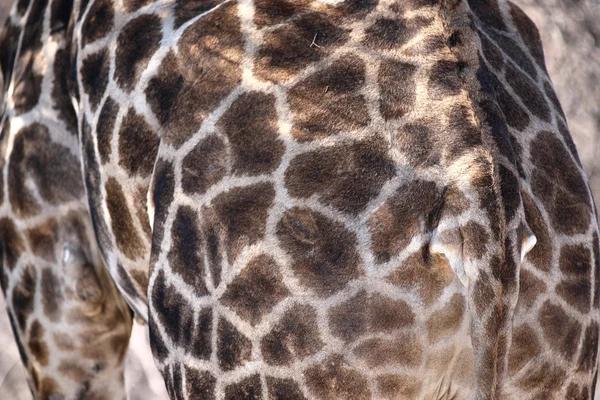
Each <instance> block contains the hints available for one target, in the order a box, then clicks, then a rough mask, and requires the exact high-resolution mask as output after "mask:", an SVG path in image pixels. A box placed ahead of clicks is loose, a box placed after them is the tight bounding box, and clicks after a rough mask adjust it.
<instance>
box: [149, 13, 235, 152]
mask: <svg viewBox="0 0 600 400" xmlns="http://www.w3.org/2000/svg"><path fill="white" fill-rule="evenodd" d="M203 3H204V2H203ZM188 4H195V5H198V4H197V3H196V2H193V3H192V2H188ZM201 6H202V4H201ZM236 14H237V6H236V4H235V3H234V2H231V3H228V4H223V5H222V6H221V7H219V9H218V10H214V11H213V12H210V13H208V14H206V15H205V16H204V17H202V18H199V19H198V20H197V21H195V22H194V23H193V24H192V25H190V26H189V27H188V28H187V29H186V30H185V31H184V32H183V34H182V36H181V38H180V39H179V42H178V46H179V47H178V52H177V55H176V54H175V53H174V52H169V53H168V54H167V55H166V56H165V58H164V59H163V61H162V63H161V66H160V67H159V69H158V71H159V73H158V74H157V75H156V76H155V77H154V78H152V79H151V80H150V81H149V83H148V87H147V88H146V90H145V93H146V97H147V99H148V103H149V104H150V107H151V109H152V111H153V112H154V114H155V115H156V117H157V119H158V121H159V122H160V124H161V126H162V128H163V129H164V132H166V134H165V135H164V140H165V141H166V142H167V143H170V144H172V145H174V146H175V147H179V146H181V144H183V143H184V142H185V141H186V140H187V139H188V138H190V137H191V136H192V135H193V134H194V133H195V132H196V131H197V130H198V128H199V127H200V125H201V124H202V122H203V121H204V120H205V119H206V117H208V116H209V115H210V113H211V112H213V111H214V110H215V108H216V107H217V106H218V105H219V104H220V103H221V101H222V100H223V99H224V98H225V96H227V95H228V94H230V93H231V91H232V90H233V89H234V88H235V87H236V86H237V85H238V84H239V82H240V81H241V78H242V70H241V68H240V63H241V61H242V57H243V54H244V51H243V43H244V40H243V38H242V34H241V32H240V29H241V28H240V22H239V20H238V18H237V15H236ZM199 77H201V79H199Z"/></svg>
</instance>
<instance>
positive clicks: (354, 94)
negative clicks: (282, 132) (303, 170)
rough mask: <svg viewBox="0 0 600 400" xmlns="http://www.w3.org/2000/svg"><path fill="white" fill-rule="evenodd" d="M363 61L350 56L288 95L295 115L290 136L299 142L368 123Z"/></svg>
mask: <svg viewBox="0 0 600 400" xmlns="http://www.w3.org/2000/svg"><path fill="white" fill-rule="evenodd" d="M364 82H365V65H364V63H363V61H362V60H361V59H360V58H358V57H356V56H354V55H351V54H347V55H344V56H342V57H341V58H340V59H338V60H336V61H334V62H333V63H332V64H331V65H330V66H329V67H327V68H325V69H323V70H320V71H318V72H315V73H314V74H312V75H310V76H309V77H307V78H306V79H304V80H302V81H301V82H299V83H298V84H297V85H295V86H294V87H293V88H292V89H291V90H290V93H289V97H288V98H289V101H290V107H291V109H292V111H293V112H294V126H293V127H292V134H293V135H294V137H295V138H297V139H298V140H301V141H305V140H314V139H321V138H325V137H328V136H330V135H332V134H336V133H339V132H344V131H350V130H353V129H360V128H364V127H366V126H367V125H368V124H369V122H370V117H369V112H368V109H367V103H366V100H365V98H364V97H363V95H362V94H361V93H359V90H360V89H361V87H362V86H363V85H364Z"/></svg>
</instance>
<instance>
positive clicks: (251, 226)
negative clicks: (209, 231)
mask: <svg viewBox="0 0 600 400" xmlns="http://www.w3.org/2000/svg"><path fill="white" fill-rule="evenodd" d="M274 199H275V190H274V189H273V186H272V185H271V184H270V183H257V184H255V185H252V186H247V187H236V188H233V189H231V190H229V191H228V192H225V193H223V194H220V195H219V196H217V197H216V198H215V199H214V200H213V201H212V211H213V212H214V213H215V216H216V218H217V221H218V224H219V227H218V228H217V229H218V230H219V231H221V233H222V234H223V235H224V236H225V243H221V246H224V249H222V250H224V251H225V252H226V254H227V257H228V260H229V262H230V263H233V262H234V261H235V259H236V257H237V256H238V255H239V254H240V252H241V251H242V249H243V248H244V247H245V246H250V245H252V244H254V243H256V242H258V241H259V240H261V239H262V238H263V237H264V235H265V231H266V224H267V213H268V210H269V208H270V207H271V205H272V204H273V201H274ZM215 222H216V221H215Z"/></svg>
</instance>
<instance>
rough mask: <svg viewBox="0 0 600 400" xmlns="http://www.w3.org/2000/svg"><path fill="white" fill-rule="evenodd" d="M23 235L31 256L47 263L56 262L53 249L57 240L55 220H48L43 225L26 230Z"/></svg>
mask: <svg viewBox="0 0 600 400" xmlns="http://www.w3.org/2000/svg"><path fill="white" fill-rule="evenodd" d="M25 235H26V236H27V241H28V242H29V246H30V247H31V251H32V252H33V254H35V255H36V256H39V257H42V258H45V259H46V260H48V261H56V254H55V248H54V246H55V245H56V239H57V238H58V225H57V223H56V220H54V219H50V220H48V221H46V222H45V223H43V224H40V225H37V226H34V227H33V228H30V229H27V231H26V232H25Z"/></svg>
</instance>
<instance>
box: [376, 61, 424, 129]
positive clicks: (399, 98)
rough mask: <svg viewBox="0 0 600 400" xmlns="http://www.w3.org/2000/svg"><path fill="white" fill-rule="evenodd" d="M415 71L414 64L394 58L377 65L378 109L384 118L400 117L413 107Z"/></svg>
mask: <svg viewBox="0 0 600 400" xmlns="http://www.w3.org/2000/svg"><path fill="white" fill-rule="evenodd" d="M416 71H417V67H416V66H414V65H412V64H408V63H404V62H400V61H395V60H384V61H382V62H381V64H380V65H379V70H378V71H377V83H378V84H379V90H380V98H379V101H380V103H379V111H380V112H381V115H382V116H383V118H385V119H386V120H390V119H395V118H402V117H403V116H404V115H406V113H408V112H409V111H410V110H411V108H412V107H413V105H414V102H415V97H416V96H415V90H416V84H415V80H414V75H415V73H416Z"/></svg>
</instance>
